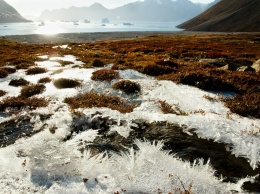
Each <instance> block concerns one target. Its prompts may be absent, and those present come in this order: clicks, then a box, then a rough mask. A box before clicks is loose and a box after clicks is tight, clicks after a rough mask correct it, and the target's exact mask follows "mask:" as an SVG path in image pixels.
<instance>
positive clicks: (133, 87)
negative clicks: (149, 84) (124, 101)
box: [112, 80, 141, 94]
mask: <svg viewBox="0 0 260 194" xmlns="http://www.w3.org/2000/svg"><path fill="white" fill-rule="evenodd" d="M112 88H114V89H118V90H121V91H123V92H125V93H127V94H134V93H138V92H140V91H141V86H140V85H139V84H138V83H136V82H132V81H130V80H121V81H119V82H116V83H115V84H113V85H112Z"/></svg>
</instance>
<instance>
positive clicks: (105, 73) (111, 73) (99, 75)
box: [91, 69, 119, 82]
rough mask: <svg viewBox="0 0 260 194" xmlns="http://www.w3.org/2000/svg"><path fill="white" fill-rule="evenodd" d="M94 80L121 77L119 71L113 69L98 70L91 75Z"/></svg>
mask: <svg viewBox="0 0 260 194" xmlns="http://www.w3.org/2000/svg"><path fill="white" fill-rule="evenodd" d="M91 79H92V80H95V81H109V82H110V81H112V80H113V79H119V73H118V72H117V71H115V70H111V69H101V70H97V71H95V72H94V73H93V75H92V76H91Z"/></svg>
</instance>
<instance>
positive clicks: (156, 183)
mask: <svg viewBox="0 0 260 194" xmlns="http://www.w3.org/2000/svg"><path fill="white" fill-rule="evenodd" d="M41 58H42V59H46V61H42V62H37V64H38V66H41V67H44V68H47V69H48V72H47V73H45V74H39V75H35V76H27V75H26V74H25V72H24V71H18V72H16V73H15V74H12V75H10V77H8V78H5V79H2V80H1V82H0V89H3V90H5V91H7V92H8V94H7V95H6V96H15V95H19V92H20V88H14V87H10V86H8V83H9V81H10V80H11V79H12V78H14V77H18V78H24V79H26V80H28V81H30V82H31V83H37V81H38V80H39V79H40V78H43V77H50V78H51V79H53V80H55V79H58V78H71V79H78V80H80V81H81V83H82V85H81V87H78V88H74V89H57V88H55V87H54V86H53V83H48V84H46V91H45V92H44V93H42V94H40V95H39V96H41V97H47V98H49V99H50V100H51V102H50V104H49V106H48V107H46V108H39V109H37V110H35V111H33V112H28V113H21V114H25V115H30V114H31V115H32V117H31V118H30V122H31V123H32V125H33V130H34V131H37V132H38V133H36V134H34V135H33V136H31V137H23V138H20V139H18V140H17V141H16V142H15V143H14V144H12V145H9V146H7V147H4V148H1V149H0V189H1V192H3V193H33V192H36V193H160V192H161V193H170V192H172V193H174V192H177V193H178V192H180V191H183V192H184V191H185V190H190V191H191V192H192V193H231V192H232V191H238V192H241V191H242V190H241V185H242V184H243V182H244V181H248V180H250V178H246V179H243V180H240V181H237V183H224V182H223V181H222V180H219V179H217V178H216V177H214V169H212V167H210V163H209V164H203V162H202V161H200V162H198V163H194V164H190V163H188V162H183V161H181V160H179V159H178V158H176V157H175V156H172V155H170V154H169V153H168V152H166V151H163V150H162V146H163V144H162V143H161V142H157V143H152V142H147V141H139V140H136V142H135V144H136V146H137V147H138V148H139V149H138V151H134V150H133V149H132V148H128V149H129V150H128V152H125V153H123V152H122V153H121V154H119V153H110V154H109V156H108V155H106V154H105V153H104V154H99V155H96V156H93V155H92V154H91V150H88V149H85V147H84V145H85V144H84V142H85V143H86V142H88V143H89V142H93V141H94V140H95V139H96V138H98V137H99V136H100V134H99V132H98V129H92V128H87V127H86V129H85V130H83V131H78V132H75V131H73V130H72V124H73V125H75V123H74V121H75V120H74V116H73V115H72V113H71V111H70V109H69V107H68V106H67V104H64V103H63V99H64V98H65V97H68V96H74V95H76V94H79V93H84V92H88V91H97V92H102V93H106V94H113V95H119V96H121V97H122V98H126V100H128V101H131V100H135V101H139V102H140V106H138V107H136V108H135V109H134V111H133V112H131V113H127V114H121V113H119V112H118V111H114V110H110V109H107V108H93V109H79V110H78V112H80V114H82V115H83V116H84V118H91V119H92V120H91V119H89V120H80V119H79V120H78V122H79V123H78V124H79V125H80V124H81V123H82V122H85V123H89V126H92V125H91V122H94V121H95V122H99V120H97V119H96V120H95V116H94V117H93V115H95V114H97V113H98V114H99V115H101V117H103V118H109V119H111V120H115V121H116V122H111V123H108V126H109V131H108V132H110V133H118V134H120V135H121V136H122V138H127V137H128V135H129V133H130V132H131V131H132V130H133V128H134V125H135V123H134V122H133V121H136V120H144V121H146V122H148V123H152V122H156V121H158V122H159V121H161V122H167V123H172V124H177V125H179V126H181V127H182V128H183V131H184V132H185V133H187V134H189V135H194V134H197V135H198V136H199V137H200V138H203V139H211V140H213V141H215V142H220V143H225V144H226V145H227V149H230V150H231V152H232V153H233V154H235V155H236V156H241V157H244V158H246V159H247V160H248V162H249V164H250V165H251V167H252V168H253V169H257V168H258V166H259V163H260V141H259V140H260V138H259V135H260V131H259V130H260V121H259V120H258V119H249V118H243V117H240V116H238V115H236V114H231V113H230V112H229V110H228V109H227V108H226V107H224V105H223V103H221V102H219V101H209V100H208V99H206V98H205V96H210V97H212V98H216V99H217V98H218V96H217V95H215V94H212V93H208V92H205V91H202V90H200V89H197V88H194V87H189V86H185V85H176V84H175V83H173V82H170V81H158V80H156V79H154V78H151V77H149V76H146V75H143V74H140V73H138V72H136V71H133V70H124V71H120V76H121V77H122V78H123V79H130V80H133V81H135V82H138V83H139V84H140V85H141V87H142V91H141V94H140V95H139V96H134V97H133V96H127V95H124V94H122V93H120V92H116V91H114V90H113V89H112V88H111V84H110V83H106V82H95V81H92V80H91V75H92V73H93V72H94V71H96V70H97V69H81V68H80V65H82V63H81V62H79V61H77V60H76V58H75V57H74V56H70V55H68V56H65V57H53V58H52V57H51V58H49V57H48V56H42V57H41ZM59 60H64V61H71V62H72V64H71V65H69V66H65V67H63V66H62V65H61V64H60V63H59V62H57V61H59ZM75 65H77V66H79V67H77V68H72V67H73V66H75ZM116 81H117V80H113V83H114V82H116ZM6 96H4V97H1V99H3V98H5V97H6ZM159 101H165V102H167V103H168V104H170V105H171V106H172V107H175V108H178V109H180V110H182V111H185V112H186V113H187V115H186V116H183V115H174V114H163V113H162V111H161V109H160V103H159ZM42 115H49V117H47V118H45V119H44V120H43V119H42ZM17 116H19V115H17ZM0 117H1V115H0ZM82 118H83V117H82ZM6 120H8V118H6V116H5V117H1V118H0V121H6ZM122 121H124V123H123V124H120V123H122ZM99 125H100V126H102V123H97V126H99ZM53 131H55V133H53ZM68 137H69V138H68ZM64 139H67V141H64ZM83 148H84V149H85V151H84V152H81V151H82V149H83ZM84 149H83V150H84ZM14 167H15V168H14Z"/></svg>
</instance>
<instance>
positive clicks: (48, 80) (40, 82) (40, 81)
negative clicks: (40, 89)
mask: <svg viewBox="0 0 260 194" xmlns="http://www.w3.org/2000/svg"><path fill="white" fill-rule="evenodd" d="M50 82H51V78H49V77H44V78H41V79H39V80H38V83H39V84H44V83H50Z"/></svg>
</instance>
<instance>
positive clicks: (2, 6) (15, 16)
mask: <svg viewBox="0 0 260 194" xmlns="http://www.w3.org/2000/svg"><path fill="white" fill-rule="evenodd" d="M13 22H30V20H27V19H25V18H23V17H22V16H21V15H20V14H19V13H18V11H17V10H16V9H15V8H13V7H12V6H11V5H9V4H8V3H6V2H5V1H4V0H0V23H13Z"/></svg>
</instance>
